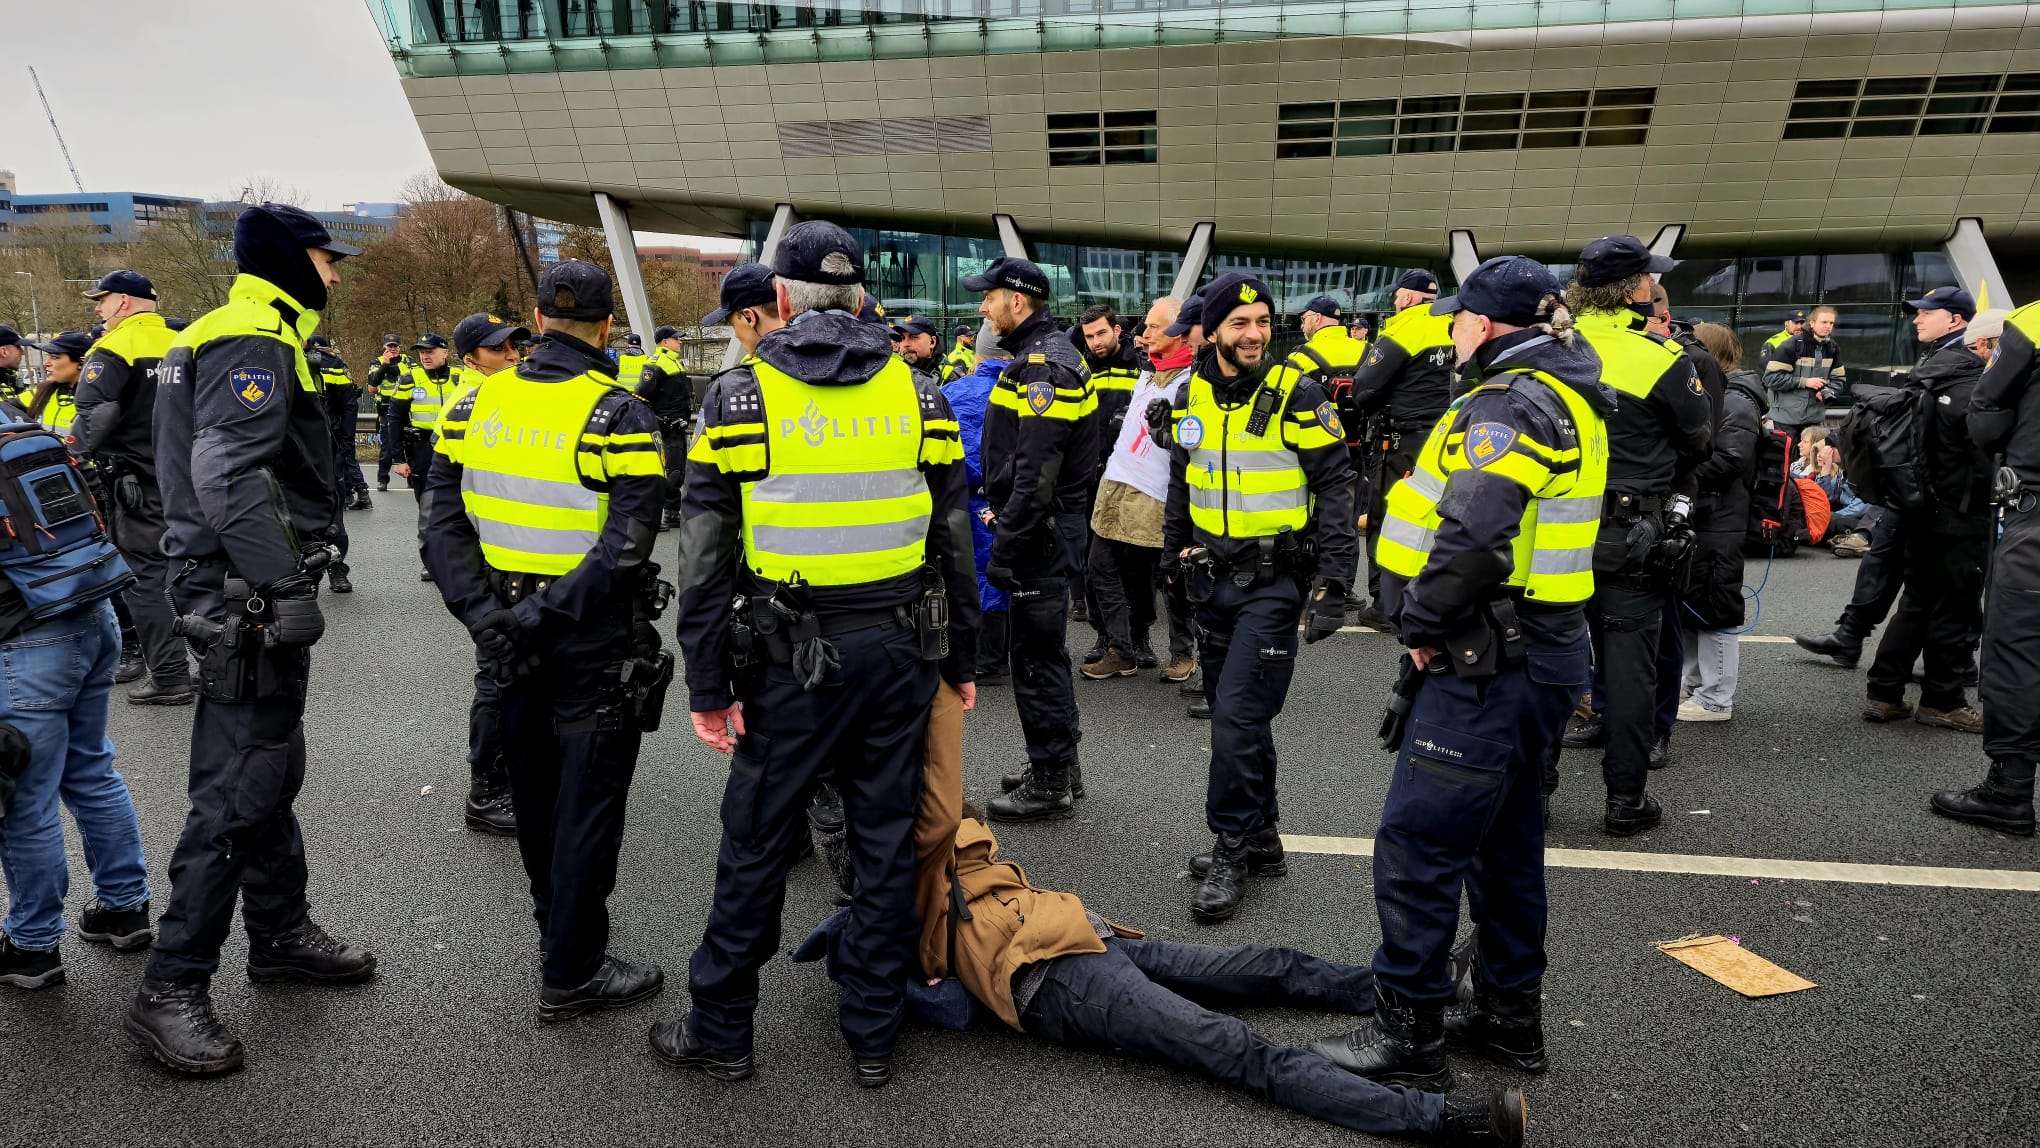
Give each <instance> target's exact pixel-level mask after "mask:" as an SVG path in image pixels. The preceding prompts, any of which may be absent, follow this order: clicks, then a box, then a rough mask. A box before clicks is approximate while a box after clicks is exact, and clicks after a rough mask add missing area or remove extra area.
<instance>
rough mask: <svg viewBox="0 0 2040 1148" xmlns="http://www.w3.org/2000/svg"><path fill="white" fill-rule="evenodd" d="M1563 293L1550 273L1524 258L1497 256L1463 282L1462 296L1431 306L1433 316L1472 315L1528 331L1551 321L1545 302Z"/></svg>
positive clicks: (1458, 295) (1543, 266) (1543, 267)
mask: <svg viewBox="0 0 2040 1148" xmlns="http://www.w3.org/2000/svg"><path fill="white" fill-rule="evenodd" d="M1563 290H1564V289H1563V288H1561V287H1560V286H1559V285H1558V277H1557V276H1555V275H1553V274H1552V273H1551V269H1550V268H1549V267H1546V266H1545V265H1544V264H1542V263H1539V262H1537V261H1536V260H1535V259H1526V258H1524V257H1523V256H1521V255H1497V256H1495V257H1494V258H1493V259H1490V260H1488V261H1487V262H1485V263H1483V264H1481V265H1480V266H1479V267H1476V268H1474V269H1473V274H1471V275H1468V276H1467V277H1466V278H1465V279H1464V280H1462V281H1460V284H1459V294H1457V295H1447V296H1446V297H1445V298H1443V299H1440V300H1438V301H1437V302H1435V303H1433V304H1431V314H1433V315H1451V314H1456V313H1457V312H1460V311H1471V312H1473V313H1474V314H1476V315H1484V316H1486V317H1487V318H1489V319H1493V320H1494V321H1495V322H1497V323H1507V324H1508V325H1509V326H1511V327H1528V326H1530V325H1531V324H1533V323H1538V322H1542V321H1543V320H1545V319H1549V318H1550V317H1551V312H1550V311H1549V310H1548V309H1546V308H1545V306H1544V301H1545V299H1546V298H1556V297H1557V296H1558V295H1559V294H1561V292H1562V291H1563Z"/></svg>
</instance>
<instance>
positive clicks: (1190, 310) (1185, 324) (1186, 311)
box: [1162, 295, 1204, 339]
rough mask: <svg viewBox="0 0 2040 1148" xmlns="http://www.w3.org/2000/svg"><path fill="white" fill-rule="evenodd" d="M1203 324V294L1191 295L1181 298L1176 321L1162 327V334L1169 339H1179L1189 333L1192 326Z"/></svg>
mask: <svg viewBox="0 0 2040 1148" xmlns="http://www.w3.org/2000/svg"><path fill="white" fill-rule="evenodd" d="M1203 325H1204V296H1202V295H1192V296H1190V297H1189V298H1188V299H1185V300H1183V307H1182V309H1181V310H1179V311H1177V312H1176V321H1175V322H1173V323H1171V324H1169V325H1168V326H1167V327H1166V328H1164V329H1163V331H1162V334H1164V335H1167V336H1168V337H1169V338H1171V339H1180V338H1182V337H1183V336H1185V335H1188V334H1189V333H1190V329H1191V328H1192V327H1201V326H1203Z"/></svg>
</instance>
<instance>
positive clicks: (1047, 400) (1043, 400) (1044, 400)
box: [1027, 383, 1055, 415]
mask: <svg viewBox="0 0 2040 1148" xmlns="http://www.w3.org/2000/svg"><path fill="white" fill-rule="evenodd" d="M1054 405H1055V384H1054V383H1029V384H1027V409H1029V410H1031V411H1033V412H1034V413H1035V414H1038V415H1045V414H1047V413H1048V408H1050V407H1052V406H1054Z"/></svg>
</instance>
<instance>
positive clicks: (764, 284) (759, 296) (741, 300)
mask: <svg viewBox="0 0 2040 1148" xmlns="http://www.w3.org/2000/svg"><path fill="white" fill-rule="evenodd" d="M777 298H778V296H777V295H776V294H775V293H774V292H773V290H772V269H771V268H770V267H767V266H765V265H764V264H763V263H742V264H738V265H737V266H736V267H733V268H731V269H730V273H729V274H728V275H725V276H723V281H722V294H721V302H722V306H720V307H717V308H716V309H715V310H713V311H710V312H709V313H708V314H706V315H703V316H702V317H701V325H702V326H704V327H716V326H720V325H722V324H724V323H727V322H729V318H730V316H731V315H733V314H735V313H736V312H738V311H741V310H743V309H744V308H746V307H763V306H765V305H766V304H768V303H771V302H773V301H774V300H775V299H777Z"/></svg>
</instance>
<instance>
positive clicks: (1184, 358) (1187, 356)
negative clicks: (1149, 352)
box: [1148, 343, 1196, 372]
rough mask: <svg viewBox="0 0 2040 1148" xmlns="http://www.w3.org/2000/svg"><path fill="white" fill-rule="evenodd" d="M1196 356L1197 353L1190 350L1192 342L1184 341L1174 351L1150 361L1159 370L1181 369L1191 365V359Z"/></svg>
mask: <svg viewBox="0 0 2040 1148" xmlns="http://www.w3.org/2000/svg"><path fill="white" fill-rule="evenodd" d="M1195 357H1196V355H1195V353H1194V352H1193V351H1191V350H1190V344H1188V343H1184V344H1182V345H1180V346H1178V347H1177V348H1176V349H1175V350H1174V351H1172V352H1170V353H1169V354H1167V355H1165V356H1163V357H1162V358H1159V359H1150V360H1148V361H1149V362H1150V363H1151V364H1153V366H1154V368H1155V370H1156V371H1158V372H1159V371H1175V370H1181V369H1182V368H1184V367H1187V366H1189V365H1190V360H1191V359H1193V358H1195Z"/></svg>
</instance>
